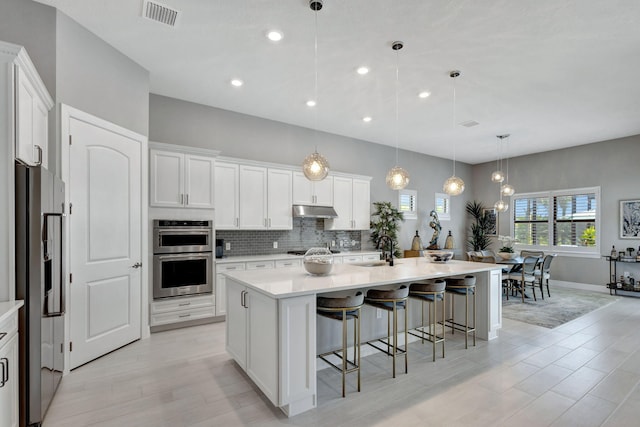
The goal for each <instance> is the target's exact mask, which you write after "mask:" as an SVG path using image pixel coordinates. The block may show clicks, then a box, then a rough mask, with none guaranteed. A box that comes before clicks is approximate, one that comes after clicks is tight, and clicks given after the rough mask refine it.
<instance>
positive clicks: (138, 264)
mask: <svg viewBox="0 0 640 427" xmlns="http://www.w3.org/2000/svg"><path fill="white" fill-rule="evenodd" d="M140 267H142V263H140V262H136V263H135V264H133V265H132V266H131V268H140Z"/></svg>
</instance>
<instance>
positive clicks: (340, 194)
mask: <svg viewBox="0 0 640 427" xmlns="http://www.w3.org/2000/svg"><path fill="white" fill-rule="evenodd" d="M333 187H334V191H333V207H334V209H335V210H336V213H337V214H338V217H337V218H334V219H326V220H325V221H324V228H325V230H368V229H369V219H370V204H371V195H370V187H371V185H370V182H369V180H367V179H359V178H348V177H341V176H336V177H334V179H333Z"/></svg>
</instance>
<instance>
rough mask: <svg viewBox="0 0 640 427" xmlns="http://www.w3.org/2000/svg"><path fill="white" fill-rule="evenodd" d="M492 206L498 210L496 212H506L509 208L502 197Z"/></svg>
mask: <svg viewBox="0 0 640 427" xmlns="http://www.w3.org/2000/svg"><path fill="white" fill-rule="evenodd" d="M493 207H494V208H495V209H496V210H497V211H498V212H506V211H507V210H509V205H508V204H507V203H506V202H505V201H504V200H502V199H500V200H498V201H497V202H496V203H495V204H494V205H493Z"/></svg>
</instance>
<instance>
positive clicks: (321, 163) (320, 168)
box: [302, 151, 329, 181]
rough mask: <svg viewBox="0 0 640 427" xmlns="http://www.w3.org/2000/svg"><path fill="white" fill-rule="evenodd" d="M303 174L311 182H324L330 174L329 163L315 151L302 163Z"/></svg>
mask: <svg viewBox="0 0 640 427" xmlns="http://www.w3.org/2000/svg"><path fill="white" fill-rule="evenodd" d="M302 172H303V173H304V176H306V177H307V179H308V180H309V181H322V180H323V179H325V178H326V177H327V175H328V174H329V162H328V161H327V159H325V158H324V156H323V155H322V154H320V153H318V152H317V151H315V152H313V153H312V154H309V155H308V156H307V157H306V158H305V159H304V161H303V162H302Z"/></svg>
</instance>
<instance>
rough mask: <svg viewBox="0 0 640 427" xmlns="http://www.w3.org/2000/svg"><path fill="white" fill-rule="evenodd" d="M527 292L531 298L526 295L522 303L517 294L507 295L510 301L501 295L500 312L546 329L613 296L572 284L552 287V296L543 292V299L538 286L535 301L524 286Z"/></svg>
mask: <svg viewBox="0 0 640 427" xmlns="http://www.w3.org/2000/svg"><path fill="white" fill-rule="evenodd" d="M545 292H546V289H545ZM527 294H528V295H529V296H530V297H531V298H528V299H525V301H524V303H523V302H522V299H520V298H518V297H512V296H511V295H509V301H507V300H506V298H505V297H504V296H503V297H502V316H503V317H506V318H507V319H512V320H517V321H520V322H525V323H529V324H532V325H538V326H542V327H545V328H549V329H553V328H555V327H558V326H560V325H562V324H563V323H567V322H569V321H571V320H573V319H576V318H578V317H580V316H582V315H584V314H586V313H589V312H590V311H593V310H595V309H597V308H600V307H604V306H605V305H608V304H611V303H613V302H614V301H615V300H616V298H615V297H612V296H609V294H605V293H599V292H590V291H582V290H579V289H571V288H556V287H552V288H551V298H549V297H548V296H547V295H546V293H545V299H544V300H543V299H542V298H540V292H539V289H537V290H536V297H537V298H538V301H534V300H533V296H532V294H531V289H527Z"/></svg>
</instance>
